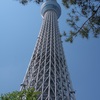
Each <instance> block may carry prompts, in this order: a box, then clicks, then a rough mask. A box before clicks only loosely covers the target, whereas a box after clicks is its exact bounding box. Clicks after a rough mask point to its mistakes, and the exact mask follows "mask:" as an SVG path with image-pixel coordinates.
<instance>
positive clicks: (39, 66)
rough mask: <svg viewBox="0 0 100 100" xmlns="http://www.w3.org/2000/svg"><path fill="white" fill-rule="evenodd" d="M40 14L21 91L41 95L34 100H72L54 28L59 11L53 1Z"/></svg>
mask: <svg viewBox="0 0 100 100" xmlns="http://www.w3.org/2000/svg"><path fill="white" fill-rule="evenodd" d="M41 14H42V17H43V23H42V26H41V29H40V33H39V36H38V40H37V43H36V47H35V50H34V52H33V55H32V58H31V60H30V63H29V67H28V70H27V72H26V75H25V78H24V81H23V85H22V87H21V90H23V89H27V88H29V87H34V88H35V90H36V91H41V95H40V96H39V97H38V100H76V99H75V96H74V91H73V89H72V85H71V80H70V77H69V72H68V68H67V65H66V61H65V57H64V51H63V47H62V42H61V37H60V32H59V28H58V21H57V20H58V18H59V17H60V15H61V8H60V6H59V4H58V3H57V2H56V0H48V1H46V2H45V3H43V5H42V8H41Z"/></svg>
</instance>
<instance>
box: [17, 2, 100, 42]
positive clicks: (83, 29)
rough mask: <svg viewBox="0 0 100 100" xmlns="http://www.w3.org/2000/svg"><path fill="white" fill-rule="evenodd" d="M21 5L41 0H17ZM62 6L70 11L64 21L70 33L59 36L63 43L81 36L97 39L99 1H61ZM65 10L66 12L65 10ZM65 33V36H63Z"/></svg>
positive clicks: (99, 25) (98, 31)
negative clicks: (63, 38)
mask: <svg viewBox="0 0 100 100" xmlns="http://www.w3.org/2000/svg"><path fill="white" fill-rule="evenodd" d="M18 1H20V3H22V4H23V5H25V4H27V3H28V2H36V3H38V4H39V3H41V2H43V0H18ZM62 4H63V5H64V6H65V8H67V9H71V10H70V11H71V12H69V13H68V18H65V19H66V22H67V24H68V25H69V26H70V27H71V28H70V32H69V33H68V32H67V30H66V32H65V31H64V33H63V34H62V35H61V36H64V37H66V39H65V41H67V42H73V40H74V38H75V37H77V36H81V37H82V38H87V39H88V38H89V37H91V36H93V37H95V38H97V37H98V36H99V35H100V1H99V0H62ZM67 9H66V10H67ZM65 33H66V35H65Z"/></svg>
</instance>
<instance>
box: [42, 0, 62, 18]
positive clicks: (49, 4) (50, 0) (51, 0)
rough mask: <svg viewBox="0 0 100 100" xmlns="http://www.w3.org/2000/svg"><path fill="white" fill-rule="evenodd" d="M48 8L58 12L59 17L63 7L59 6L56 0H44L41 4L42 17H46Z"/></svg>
mask: <svg viewBox="0 0 100 100" xmlns="http://www.w3.org/2000/svg"><path fill="white" fill-rule="evenodd" d="M48 10H53V11H55V12H56V14H57V16H58V18H59V17H60V15H61V7H60V6H59V4H58V3H57V2H56V0H47V1H46V2H44V3H43V4H42V6H41V15H42V17H44V14H45V13H46V12H47V11H48Z"/></svg>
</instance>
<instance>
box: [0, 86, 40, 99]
mask: <svg viewBox="0 0 100 100" xmlns="http://www.w3.org/2000/svg"><path fill="white" fill-rule="evenodd" d="M39 94H40V92H38V91H35V90H34V88H29V89H27V90H23V91H14V92H12V93H7V94H2V95H1V96H0V100H37V97H38V95H39Z"/></svg>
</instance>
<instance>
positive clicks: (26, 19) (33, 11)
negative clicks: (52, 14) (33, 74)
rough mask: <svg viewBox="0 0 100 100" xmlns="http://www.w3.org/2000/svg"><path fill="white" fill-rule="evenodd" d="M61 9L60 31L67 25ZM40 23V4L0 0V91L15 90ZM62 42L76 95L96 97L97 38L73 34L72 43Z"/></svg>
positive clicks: (82, 99) (87, 99) (99, 84)
mask: <svg viewBox="0 0 100 100" xmlns="http://www.w3.org/2000/svg"><path fill="white" fill-rule="evenodd" d="M61 6H62V5H61ZM62 10H63V11H62V16H61V17H60V19H59V28H60V32H63V31H64V30H66V31H67V30H69V29H70V27H69V26H68V25H67V24H66V22H65V18H66V17H67V12H66V10H65V9H64V7H62ZM41 23H42V18H41V16H40V5H37V4H35V3H30V4H28V5H26V6H22V5H21V4H19V3H18V2H16V1H15V0H0V94H1V93H7V92H11V91H14V90H19V88H20V84H21V83H22V81H23V78H24V75H25V72H26V69H27V67H28V63H29V61H30V58H31V55H32V52H33V49H34V46H35V43H36V40H37V36H38V33H39V30H40V26H41ZM80 23H81V21H80ZM63 45H64V51H65V55H66V60H67V64H68V67H69V72H70V76H71V80H72V83H73V87H74V89H75V90H76V99H77V100H99V99H100V38H98V39H94V38H93V37H91V38H90V39H89V40H86V39H82V38H81V37H77V38H76V39H75V41H74V43H73V44H70V43H63Z"/></svg>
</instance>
